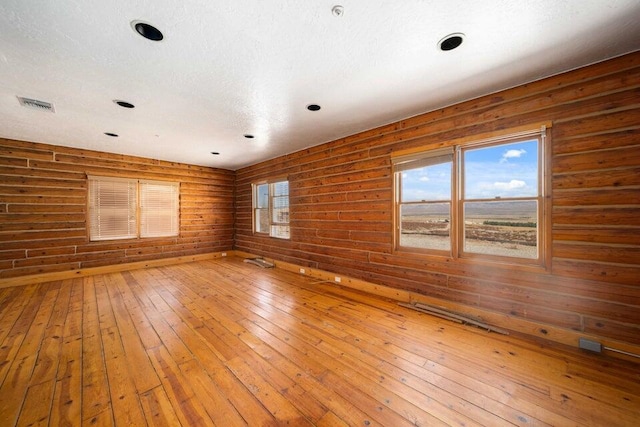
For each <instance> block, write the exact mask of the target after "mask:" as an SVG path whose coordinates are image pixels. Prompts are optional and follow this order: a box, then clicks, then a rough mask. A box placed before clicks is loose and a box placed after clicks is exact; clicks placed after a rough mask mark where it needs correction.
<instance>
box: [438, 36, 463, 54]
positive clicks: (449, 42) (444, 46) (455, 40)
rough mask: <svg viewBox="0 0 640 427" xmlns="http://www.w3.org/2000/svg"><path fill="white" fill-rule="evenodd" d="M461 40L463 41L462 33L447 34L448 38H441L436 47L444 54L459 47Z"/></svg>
mask: <svg viewBox="0 0 640 427" xmlns="http://www.w3.org/2000/svg"><path fill="white" fill-rule="evenodd" d="M463 40H464V34H462V33H453V34H449V35H448V36H446V37H445V38H443V39H442V40H440V41H439V42H438V47H439V48H440V50H443V51H445V52H446V51H448V50H453V49H455V48H457V47H458V46H460V45H461V44H462V41H463Z"/></svg>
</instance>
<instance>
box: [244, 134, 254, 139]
mask: <svg viewBox="0 0 640 427" xmlns="http://www.w3.org/2000/svg"><path fill="white" fill-rule="evenodd" d="M244 137H245V138H247V139H253V138H255V136H253V135H251V134H248V133H245V134H244Z"/></svg>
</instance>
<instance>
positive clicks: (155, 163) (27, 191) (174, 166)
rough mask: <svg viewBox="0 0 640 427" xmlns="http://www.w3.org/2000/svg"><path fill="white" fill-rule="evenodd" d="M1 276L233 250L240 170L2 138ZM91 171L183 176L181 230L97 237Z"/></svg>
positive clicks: (159, 177) (170, 178) (165, 177)
mask: <svg viewBox="0 0 640 427" xmlns="http://www.w3.org/2000/svg"><path fill="white" fill-rule="evenodd" d="M0 165H2V166H0V260H2V263H1V264H0V279H1V278H10V277H18V276H24V275H31V274H41V273H46V272H59V271H65V270H76V269H81V268H91V267H99V266H105V265H111V264H113V265H116V264H124V263H131V262H136V261H145V260H153V259H159V258H175V257H182V256H188V255H196V254H202V253H209V252H216V251H221V250H230V249H231V248H232V247H233V231H234V230H233V223H234V208H233V200H234V199H233V194H234V179H235V174H234V172H232V171H225V170H221V169H212V168H205V167H201V166H193V165H183V164H178V163H171V162H163V161H159V160H153V159H144V158H139V157H131V156H124V155H118V154H110V153H100V152H94V151H88V150H78V149H73V148H67V147H58V146H51V145H45V144H37V143H31V142H24V141H12V140H7V139H0ZM87 174H93V175H100V174H102V175H108V176H126V177H132V178H139V179H156V180H167V181H178V182H180V235H179V236H178V237H174V238H156V239H131V240H118V241H113V242H90V241H89V239H88V234H87V230H86V211H87V197H86V191H87V190H86V188H87V183H86V177H87Z"/></svg>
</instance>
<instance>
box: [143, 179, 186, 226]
mask: <svg viewBox="0 0 640 427" xmlns="http://www.w3.org/2000/svg"><path fill="white" fill-rule="evenodd" d="M178 200H179V196H178V184H177V183H170V182H167V183H164V182H155V181H141V182H140V237H164V236H177V235H178V217H179V212H178V209H179V207H178Z"/></svg>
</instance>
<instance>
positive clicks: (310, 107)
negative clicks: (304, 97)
mask: <svg viewBox="0 0 640 427" xmlns="http://www.w3.org/2000/svg"><path fill="white" fill-rule="evenodd" d="M319 109H320V106H319V105H318V104H309V105H307V110H309V111H318V110H319Z"/></svg>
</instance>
